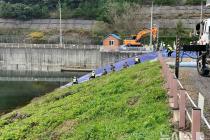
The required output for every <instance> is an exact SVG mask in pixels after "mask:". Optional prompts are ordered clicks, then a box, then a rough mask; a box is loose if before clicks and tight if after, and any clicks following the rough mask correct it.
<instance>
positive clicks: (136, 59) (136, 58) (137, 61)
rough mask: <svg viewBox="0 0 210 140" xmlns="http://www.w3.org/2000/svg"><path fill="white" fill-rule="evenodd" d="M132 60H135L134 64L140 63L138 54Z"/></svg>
mask: <svg viewBox="0 0 210 140" xmlns="http://www.w3.org/2000/svg"><path fill="white" fill-rule="evenodd" d="M134 61H135V64H139V63H141V60H140V59H139V57H138V56H136V57H135V59H134Z"/></svg>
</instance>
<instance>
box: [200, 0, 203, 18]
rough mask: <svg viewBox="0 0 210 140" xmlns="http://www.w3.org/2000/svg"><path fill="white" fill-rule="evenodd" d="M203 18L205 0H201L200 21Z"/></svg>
mask: <svg viewBox="0 0 210 140" xmlns="http://www.w3.org/2000/svg"><path fill="white" fill-rule="evenodd" d="M202 20H203V0H201V17H200V21H201V22H202Z"/></svg>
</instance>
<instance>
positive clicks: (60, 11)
mask: <svg viewBox="0 0 210 140" xmlns="http://www.w3.org/2000/svg"><path fill="white" fill-rule="evenodd" d="M58 5H59V13H60V47H62V46H63V34H62V9H61V1H60V0H59V2H58Z"/></svg>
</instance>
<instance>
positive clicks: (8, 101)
mask: <svg viewBox="0 0 210 140" xmlns="http://www.w3.org/2000/svg"><path fill="white" fill-rule="evenodd" d="M84 74H85V73H72V72H29V71H25V72H17V71H0V115H1V114H4V113H7V112H10V111H12V110H13V109H15V108H18V107H22V106H24V105H26V104H28V103H29V102H30V101H31V100H32V99H33V98H34V97H38V96H42V95H44V94H46V93H49V92H51V91H53V90H54V89H56V88H58V87H60V86H62V85H65V84H66V83H68V82H69V81H71V79H72V77H73V76H77V77H79V76H81V75H84Z"/></svg>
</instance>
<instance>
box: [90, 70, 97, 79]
mask: <svg viewBox="0 0 210 140" xmlns="http://www.w3.org/2000/svg"><path fill="white" fill-rule="evenodd" d="M94 78H96V73H95V71H92V73H91V75H90V79H94Z"/></svg>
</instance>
